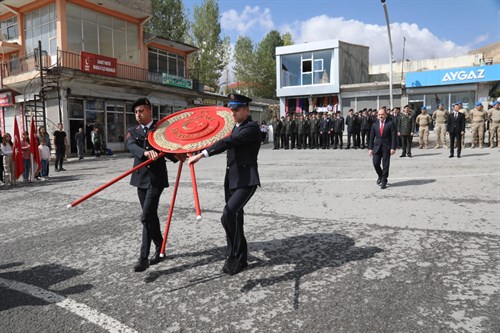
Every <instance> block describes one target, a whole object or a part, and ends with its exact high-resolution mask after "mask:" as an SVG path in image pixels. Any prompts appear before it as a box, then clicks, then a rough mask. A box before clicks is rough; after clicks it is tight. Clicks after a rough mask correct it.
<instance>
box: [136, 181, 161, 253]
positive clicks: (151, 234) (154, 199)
mask: <svg viewBox="0 0 500 333" xmlns="http://www.w3.org/2000/svg"><path fill="white" fill-rule="evenodd" d="M162 192H163V188H158V187H153V186H149V188H139V187H138V188H137V195H138V196H139V202H140V203H141V207H142V215H141V223H142V244H141V258H143V259H146V258H148V256H149V249H150V247H151V241H153V242H154V244H155V246H156V249H157V250H159V249H160V247H161V244H162V242H163V237H162V235H161V231H160V219H159V218H158V203H159V201H160V196H161V193H162Z"/></svg>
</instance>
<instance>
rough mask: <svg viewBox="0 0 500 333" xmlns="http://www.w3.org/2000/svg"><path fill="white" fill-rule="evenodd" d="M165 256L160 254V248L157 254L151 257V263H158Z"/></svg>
mask: <svg viewBox="0 0 500 333" xmlns="http://www.w3.org/2000/svg"><path fill="white" fill-rule="evenodd" d="M164 259H165V257H163V258H162V257H161V256H160V250H159V249H158V250H156V251H155V254H154V255H153V256H152V257H151V258H150V259H149V264H150V265H151V266H153V265H156V264H158V263H159V262H161V261H163V260H164Z"/></svg>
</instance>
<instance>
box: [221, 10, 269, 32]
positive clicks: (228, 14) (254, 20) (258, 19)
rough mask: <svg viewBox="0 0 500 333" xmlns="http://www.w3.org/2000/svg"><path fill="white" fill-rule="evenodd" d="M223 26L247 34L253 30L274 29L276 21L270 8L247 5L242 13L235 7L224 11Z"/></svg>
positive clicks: (225, 28)
mask: <svg viewBox="0 0 500 333" xmlns="http://www.w3.org/2000/svg"><path fill="white" fill-rule="evenodd" d="M220 22H221V27H222V29H224V30H228V31H234V30H236V31H237V33H238V34H239V35H245V34H247V33H248V32H249V31H251V30H262V31H265V32H267V31H269V30H272V29H274V22H273V19H272V16H271V11H270V10H269V8H265V9H261V8H260V7H259V6H255V7H251V6H245V8H244V9H243V11H242V12H241V14H238V12H237V11H236V10H234V9H230V10H228V11H225V12H223V13H222V17H221V20H220Z"/></svg>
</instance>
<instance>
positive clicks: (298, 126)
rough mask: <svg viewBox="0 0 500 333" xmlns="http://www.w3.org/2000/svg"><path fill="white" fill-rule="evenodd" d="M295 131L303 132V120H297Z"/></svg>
mask: <svg viewBox="0 0 500 333" xmlns="http://www.w3.org/2000/svg"><path fill="white" fill-rule="evenodd" d="M297 133H299V134H304V120H303V119H299V120H297Z"/></svg>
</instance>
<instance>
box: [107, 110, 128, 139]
mask: <svg viewBox="0 0 500 333" xmlns="http://www.w3.org/2000/svg"><path fill="white" fill-rule="evenodd" d="M107 118H108V119H107V121H108V122H107V134H108V142H123V136H124V134H125V127H124V122H123V121H124V114H123V112H121V113H117V112H109V111H108V112H107Z"/></svg>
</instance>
